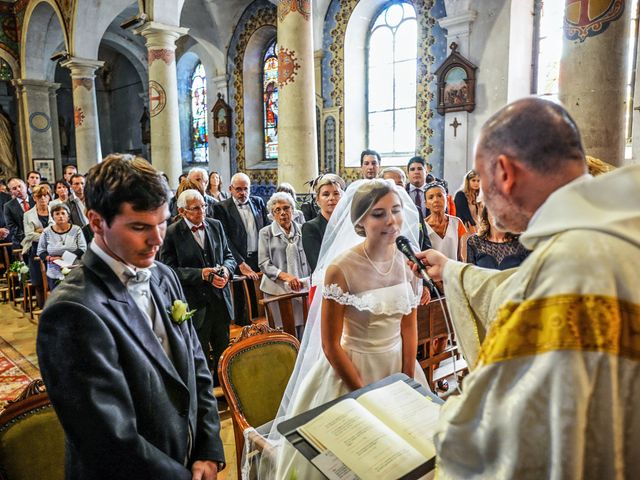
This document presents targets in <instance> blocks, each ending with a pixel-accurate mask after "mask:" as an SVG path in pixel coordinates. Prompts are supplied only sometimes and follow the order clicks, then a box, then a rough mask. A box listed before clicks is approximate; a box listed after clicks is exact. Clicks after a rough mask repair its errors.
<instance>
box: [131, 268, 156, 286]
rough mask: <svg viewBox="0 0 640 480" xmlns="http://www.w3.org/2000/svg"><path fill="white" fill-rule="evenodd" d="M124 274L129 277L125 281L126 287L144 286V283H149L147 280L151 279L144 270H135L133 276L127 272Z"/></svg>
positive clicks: (149, 273)
mask: <svg viewBox="0 0 640 480" xmlns="http://www.w3.org/2000/svg"><path fill="white" fill-rule="evenodd" d="M125 273H126V275H127V276H128V277H129V279H128V280H127V286H129V285H132V286H135V285H144V284H145V283H149V279H150V278H151V272H150V271H149V270H147V269H145V268H141V269H139V270H136V273H135V275H134V274H132V273H131V272H129V271H127V272H125Z"/></svg>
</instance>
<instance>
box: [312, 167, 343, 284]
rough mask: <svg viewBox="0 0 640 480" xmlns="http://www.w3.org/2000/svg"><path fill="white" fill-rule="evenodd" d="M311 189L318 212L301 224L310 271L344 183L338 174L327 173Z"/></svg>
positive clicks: (314, 266)
mask: <svg viewBox="0 0 640 480" xmlns="http://www.w3.org/2000/svg"><path fill="white" fill-rule="evenodd" d="M313 189H314V190H315V193H316V203H317V204H318V207H320V214H319V215H318V216H316V217H315V218H314V219H313V220H309V221H308V222H306V223H305V224H304V225H302V245H303V247H304V253H305V255H306V256H307V260H308V261H309V267H310V268H311V271H312V272H313V271H314V270H315V269H316V265H317V263H318V256H319V255H320V247H321V246H322V239H323V237H324V232H325V230H326V229H327V223H328V222H329V219H330V218H331V214H332V213H333V211H334V210H335V208H336V205H338V202H339V201H340V198H342V192H343V191H344V189H345V184H344V180H342V178H340V177H339V176H338V175H334V174H333V173H327V174H326V175H322V176H321V177H320V178H319V179H318V181H316V182H315V185H314V187H313Z"/></svg>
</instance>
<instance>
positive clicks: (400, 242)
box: [396, 235, 434, 288]
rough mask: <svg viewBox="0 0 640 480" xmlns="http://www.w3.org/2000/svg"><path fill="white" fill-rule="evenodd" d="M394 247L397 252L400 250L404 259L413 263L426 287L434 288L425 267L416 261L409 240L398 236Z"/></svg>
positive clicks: (416, 258)
mask: <svg viewBox="0 0 640 480" xmlns="http://www.w3.org/2000/svg"><path fill="white" fill-rule="evenodd" d="M396 246H397V247H398V250H400V251H401V252H402V254H403V255H404V256H405V257H407V258H408V259H409V260H411V261H412V262H413V263H415V264H416V266H417V267H418V272H419V273H420V276H421V277H422V278H423V279H424V280H425V282H427V285H428V286H429V287H431V288H433V286H434V285H433V281H432V280H431V278H429V275H428V274H427V267H425V266H424V264H423V263H422V262H421V261H420V260H418V257H416V254H415V253H414V252H413V249H412V248H411V243H410V242H409V239H408V238H407V237H404V236H402V235H398V237H397V238H396Z"/></svg>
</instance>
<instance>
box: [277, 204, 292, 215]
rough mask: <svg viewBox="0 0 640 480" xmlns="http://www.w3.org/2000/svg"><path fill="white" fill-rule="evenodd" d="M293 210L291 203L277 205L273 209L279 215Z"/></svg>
mask: <svg viewBox="0 0 640 480" xmlns="http://www.w3.org/2000/svg"><path fill="white" fill-rule="evenodd" d="M290 211H291V206H290V205H285V206H284V207H276V208H274V209H273V213H275V214H276V215H279V214H280V213H282V212H285V213H289V212H290Z"/></svg>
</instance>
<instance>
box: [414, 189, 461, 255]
mask: <svg viewBox="0 0 640 480" xmlns="http://www.w3.org/2000/svg"><path fill="white" fill-rule="evenodd" d="M424 199H425V200H424V201H425V206H426V207H427V208H428V209H429V211H430V214H429V216H428V217H427V218H425V219H424V226H423V228H424V229H425V230H426V232H427V235H428V236H429V241H430V242H431V246H432V248H434V249H436V250H438V251H439V252H440V253H443V254H444V255H446V256H447V257H449V258H451V259H453V260H460V259H462V242H461V241H460V240H461V239H462V237H463V235H465V234H466V233H467V229H466V228H465V227H464V225H463V223H462V220H460V219H459V218H458V217H453V216H451V215H447V214H446V213H445V205H446V203H447V191H446V190H445V188H444V185H442V183H440V182H433V183H430V184H428V185H427V186H426V187H425V191H424Z"/></svg>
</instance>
